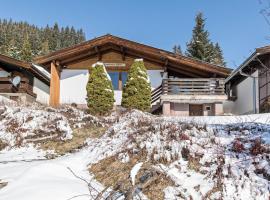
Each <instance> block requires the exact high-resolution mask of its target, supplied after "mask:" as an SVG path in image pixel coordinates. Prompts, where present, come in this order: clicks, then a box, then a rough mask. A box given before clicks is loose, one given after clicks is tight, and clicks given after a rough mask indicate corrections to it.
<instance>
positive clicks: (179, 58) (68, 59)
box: [34, 34, 231, 77]
mask: <svg viewBox="0 0 270 200" xmlns="http://www.w3.org/2000/svg"><path fill="white" fill-rule="evenodd" d="M110 49H111V50H114V51H119V52H121V53H123V54H125V55H129V54H130V55H133V56H137V58H143V59H145V60H148V61H151V62H156V63H159V64H160V65H163V66H164V67H165V66H166V67H168V68H171V69H177V68H179V69H180V70H183V71H185V70H187V71H189V72H191V73H192V72H194V73H197V74H200V73H205V74H207V73H209V74H216V75H217V76H220V77H227V76H228V75H229V74H230V72H231V69H229V68H225V67H221V66H218V65H213V64H210V63H207V62H203V61H200V60H197V59H193V58H189V57H186V56H183V55H176V54H174V53H172V52H169V51H165V50H162V49H158V48H155V47H151V46H148V45H144V44H140V43H137V42H134V41H130V40H127V39H123V38H120V37H116V36H113V35H110V34H107V35H104V36H101V37H98V38H94V39H92V40H89V41H86V42H83V43H81V44H78V45H75V46H72V47H68V48H65V49H61V50H58V51H55V52H53V53H50V54H48V55H44V56H40V57H37V58H36V59H35V60H34V62H35V63H37V64H40V65H43V66H49V64H50V63H51V62H52V61H59V62H60V64H61V65H62V66H65V65H68V64H69V63H74V62H77V61H79V60H80V59H83V58H85V57H87V56H91V55H93V54H99V53H102V51H105V50H106V51H108V50H110Z"/></svg>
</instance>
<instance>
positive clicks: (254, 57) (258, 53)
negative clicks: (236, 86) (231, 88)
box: [225, 46, 270, 84]
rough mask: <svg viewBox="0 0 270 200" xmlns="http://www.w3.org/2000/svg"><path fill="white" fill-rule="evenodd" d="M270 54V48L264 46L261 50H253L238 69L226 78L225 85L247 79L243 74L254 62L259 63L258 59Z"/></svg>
mask: <svg viewBox="0 0 270 200" xmlns="http://www.w3.org/2000/svg"><path fill="white" fill-rule="evenodd" d="M269 53H270V46H265V47H261V48H257V49H255V51H254V52H253V53H252V54H251V55H250V56H249V57H248V58H247V59H246V60H245V61H244V62H243V63H242V64H241V65H240V66H239V67H238V68H236V69H235V70H234V71H233V72H232V73H231V75H230V76H229V77H228V78H226V80H225V84H228V83H230V82H234V81H236V82H237V83H238V82H241V81H243V80H245V79H246V78H247V76H246V75H245V76H244V75H243V74H246V73H245V72H246V71H247V70H248V69H249V68H250V67H251V66H254V65H253V64H254V62H256V63H258V62H261V61H260V59H259V58H260V57H262V56H264V55H266V54H269Z"/></svg>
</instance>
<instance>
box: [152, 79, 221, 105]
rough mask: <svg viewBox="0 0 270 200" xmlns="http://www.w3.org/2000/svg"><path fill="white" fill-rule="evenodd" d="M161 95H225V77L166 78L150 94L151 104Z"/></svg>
mask: <svg viewBox="0 0 270 200" xmlns="http://www.w3.org/2000/svg"><path fill="white" fill-rule="evenodd" d="M161 95H225V79H222V78H168V79H163V81H162V84H161V85H160V86H159V87H157V88H155V89H154V90H153V91H152V94H151V104H154V103H155V102H158V101H159V100H160V97H161Z"/></svg>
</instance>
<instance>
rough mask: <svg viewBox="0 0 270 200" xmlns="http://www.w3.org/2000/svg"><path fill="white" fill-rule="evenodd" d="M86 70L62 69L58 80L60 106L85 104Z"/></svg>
mask: <svg viewBox="0 0 270 200" xmlns="http://www.w3.org/2000/svg"><path fill="white" fill-rule="evenodd" d="M87 81H88V70H70V69H64V70H63V71H62V72H61V78H60V103H61V104H71V103H76V104H86V84H87Z"/></svg>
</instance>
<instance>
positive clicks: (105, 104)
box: [86, 63, 114, 115]
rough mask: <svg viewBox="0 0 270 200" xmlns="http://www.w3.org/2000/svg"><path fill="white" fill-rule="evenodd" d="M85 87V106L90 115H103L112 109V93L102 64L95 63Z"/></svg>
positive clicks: (110, 84) (108, 78) (110, 83)
mask: <svg viewBox="0 0 270 200" xmlns="http://www.w3.org/2000/svg"><path fill="white" fill-rule="evenodd" d="M89 73H90V75H89V80H88V83H87V86H86V91H87V105H88V108H89V111H90V113H92V114H95V115H105V114H107V113H109V112H110V111H111V110H112V109H113V103H114V91H113V86H112V82H111V79H110V77H109V75H108V73H107V71H106V69H105V66H104V64H103V63H96V64H95V65H93V66H92V68H91V70H90V71H89Z"/></svg>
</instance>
